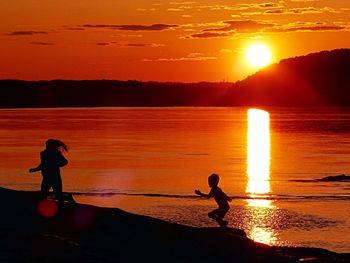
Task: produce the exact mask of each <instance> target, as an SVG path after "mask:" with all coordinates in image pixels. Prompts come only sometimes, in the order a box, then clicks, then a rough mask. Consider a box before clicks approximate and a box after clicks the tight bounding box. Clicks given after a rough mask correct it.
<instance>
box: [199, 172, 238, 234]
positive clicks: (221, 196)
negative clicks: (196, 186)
mask: <svg viewBox="0 0 350 263" xmlns="http://www.w3.org/2000/svg"><path fill="white" fill-rule="evenodd" d="M218 184H219V175H217V174H215V173H213V174H212V175H210V176H209V177H208V185H209V187H210V188H211V190H210V192H209V194H203V193H202V192H201V191H199V190H195V193H196V194H197V195H199V196H202V197H206V198H211V197H214V199H215V201H216V203H217V204H218V206H219V208H218V209H215V210H213V211H211V212H210V213H208V217H209V218H211V219H213V220H215V221H216V222H217V223H218V224H219V225H220V226H222V227H226V226H227V224H228V222H227V221H225V220H223V218H224V217H225V215H226V213H227V212H228V210H230V205H229V204H228V202H231V200H232V199H231V198H230V197H228V196H227V195H226V194H225V193H224V192H223V191H222V190H221V188H220V187H218Z"/></svg>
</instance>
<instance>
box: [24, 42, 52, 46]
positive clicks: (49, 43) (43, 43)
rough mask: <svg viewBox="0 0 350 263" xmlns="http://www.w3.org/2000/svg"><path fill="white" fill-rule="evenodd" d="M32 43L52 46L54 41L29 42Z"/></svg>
mask: <svg viewBox="0 0 350 263" xmlns="http://www.w3.org/2000/svg"><path fill="white" fill-rule="evenodd" d="M30 44H32V45H41V46H53V45H56V44H55V43H51V42H30Z"/></svg>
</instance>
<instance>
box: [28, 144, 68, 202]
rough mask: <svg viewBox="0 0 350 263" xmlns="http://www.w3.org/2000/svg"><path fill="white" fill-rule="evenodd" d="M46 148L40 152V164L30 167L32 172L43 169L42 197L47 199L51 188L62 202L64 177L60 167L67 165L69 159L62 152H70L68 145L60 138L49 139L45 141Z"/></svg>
mask: <svg viewBox="0 0 350 263" xmlns="http://www.w3.org/2000/svg"><path fill="white" fill-rule="evenodd" d="M45 145H46V149H45V150H43V151H42V152H40V160H41V162H40V164H39V165H38V166H37V167H35V168H31V169H29V172H30V173H33V172H38V171H41V174H42V182H41V193H40V195H41V198H42V199H45V198H47V196H48V195H49V191H50V188H51V187H52V190H53V192H54V195H55V198H56V199H57V200H58V201H60V202H62V201H63V193H62V179H61V173H60V167H63V166H66V165H67V164H68V161H67V159H66V158H64V156H63V155H62V152H68V146H67V145H66V144H65V143H63V142H62V141H60V140H55V139H49V140H47V141H46V143H45Z"/></svg>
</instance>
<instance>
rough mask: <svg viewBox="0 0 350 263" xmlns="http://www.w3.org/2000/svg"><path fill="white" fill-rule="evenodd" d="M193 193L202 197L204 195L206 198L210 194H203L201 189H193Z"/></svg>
mask: <svg viewBox="0 0 350 263" xmlns="http://www.w3.org/2000/svg"><path fill="white" fill-rule="evenodd" d="M194 192H195V194H197V195H199V196H202V197H206V198H210V195H209V194H203V193H202V192H201V191H199V190H195V191H194Z"/></svg>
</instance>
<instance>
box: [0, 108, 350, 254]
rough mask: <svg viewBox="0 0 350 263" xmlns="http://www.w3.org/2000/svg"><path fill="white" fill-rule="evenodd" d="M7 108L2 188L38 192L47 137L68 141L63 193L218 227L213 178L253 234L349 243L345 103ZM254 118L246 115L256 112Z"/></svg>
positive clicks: (234, 219)
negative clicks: (213, 216) (37, 169)
mask: <svg viewBox="0 0 350 263" xmlns="http://www.w3.org/2000/svg"><path fill="white" fill-rule="evenodd" d="M248 110H249V109H248V108H182V107H179V108H176V107H175V108H77V109H71V108H66V109H3V110H0V116H1V118H0V141H1V145H2V147H1V148H0V167H1V170H0V185H1V186H3V187H8V188H12V189H19V190H39V189H40V181H41V175H40V174H39V173H36V174H29V173H28V169H29V168H30V167H34V166H36V165H37V164H38V163H39V153H40V151H41V150H43V148H44V143H45V141H46V140H47V139H49V138H57V139H61V140H63V141H64V142H65V143H67V144H68V146H69V147H70V150H69V152H68V153H67V154H65V155H66V157H67V159H68V160H69V165H68V166H66V167H64V168H63V169H62V178H63V184H64V191H66V192H74V193H75V199H76V200H77V201H79V202H84V203H89V204H94V205H99V206H108V207H119V208H122V209H125V210H127V211H130V212H135V213H139V214H144V215H150V216H154V217H158V218H161V219H165V220H168V221H171V222H177V223H181V224H187V225H191V226H215V223H214V222H212V221H211V220H210V219H209V218H207V213H208V212H210V211H211V210H213V209H214V208H215V207H216V204H215V201H214V200H207V199H202V198H199V197H196V196H195V195H194V189H200V190H201V191H202V192H209V188H208V185H207V177H208V176H209V175H210V174H211V173H213V172H215V173H218V174H219V175H220V183H219V186H220V187H221V188H222V189H223V190H224V191H225V192H226V193H227V194H228V195H229V196H231V197H232V198H233V201H232V202H231V210H230V211H229V213H228V214H227V216H226V218H227V220H228V221H229V225H230V226H232V227H237V228H241V229H244V230H245V231H246V233H247V234H248V236H250V237H251V238H253V239H254V240H256V241H259V242H263V243H266V244H271V245H288V246H307V247H322V248H326V249H330V250H333V251H337V252H350V219H349V216H350V209H349V207H350V182H320V181H317V179H320V178H323V177H325V176H333V175H340V174H350V109H349V108H345V109H344V108H343V109H339V108H269V109H265V110H266V111H268V113H267V112H263V111H258V110H253V111H252V110H251V111H249V113H248ZM248 117H249V118H248Z"/></svg>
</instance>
